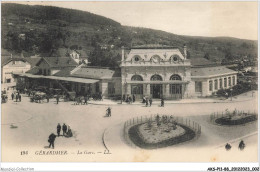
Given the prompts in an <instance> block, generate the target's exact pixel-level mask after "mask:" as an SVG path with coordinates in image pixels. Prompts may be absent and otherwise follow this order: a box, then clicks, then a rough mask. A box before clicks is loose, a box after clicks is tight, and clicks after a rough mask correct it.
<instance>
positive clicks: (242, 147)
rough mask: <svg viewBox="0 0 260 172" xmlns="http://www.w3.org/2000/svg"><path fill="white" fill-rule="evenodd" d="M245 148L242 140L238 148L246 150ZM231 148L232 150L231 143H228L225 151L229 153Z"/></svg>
mask: <svg viewBox="0 0 260 172" xmlns="http://www.w3.org/2000/svg"><path fill="white" fill-rule="evenodd" d="M245 147H246V145H245V143H244V141H243V140H241V141H240V142H239V145H238V148H239V149H240V150H244V148H245ZM231 148H232V146H231V145H230V144H229V143H227V144H226V146H225V149H226V150H227V151H229V150H230V149H231Z"/></svg>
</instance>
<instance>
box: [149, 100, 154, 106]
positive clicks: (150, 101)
mask: <svg viewBox="0 0 260 172" xmlns="http://www.w3.org/2000/svg"><path fill="white" fill-rule="evenodd" d="M149 103H150V106H152V103H153V100H152V98H150V99H149Z"/></svg>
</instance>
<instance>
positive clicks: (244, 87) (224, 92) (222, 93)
mask: <svg viewBox="0 0 260 172" xmlns="http://www.w3.org/2000/svg"><path fill="white" fill-rule="evenodd" d="M254 88H257V86H254V85H253V84H249V83H239V84H237V85H235V86H234V87H232V89H233V90H232V96H237V95H239V94H242V93H245V92H247V91H250V90H252V89H254ZM216 94H217V96H219V97H226V98H227V97H229V96H231V90H230V88H228V89H221V90H218V91H217V92H216Z"/></svg>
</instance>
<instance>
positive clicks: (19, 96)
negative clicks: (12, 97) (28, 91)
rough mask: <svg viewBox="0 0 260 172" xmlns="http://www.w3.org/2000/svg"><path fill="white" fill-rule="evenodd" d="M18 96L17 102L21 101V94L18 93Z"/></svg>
mask: <svg viewBox="0 0 260 172" xmlns="http://www.w3.org/2000/svg"><path fill="white" fill-rule="evenodd" d="M18 98H19V102H21V101H22V96H21V94H19V95H18Z"/></svg>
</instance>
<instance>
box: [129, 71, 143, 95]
mask: <svg viewBox="0 0 260 172" xmlns="http://www.w3.org/2000/svg"><path fill="white" fill-rule="evenodd" d="M131 81H143V78H142V77H141V76H140V75H134V76H132V78H131ZM131 94H132V95H135V98H136V99H141V98H142V97H143V84H131Z"/></svg>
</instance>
